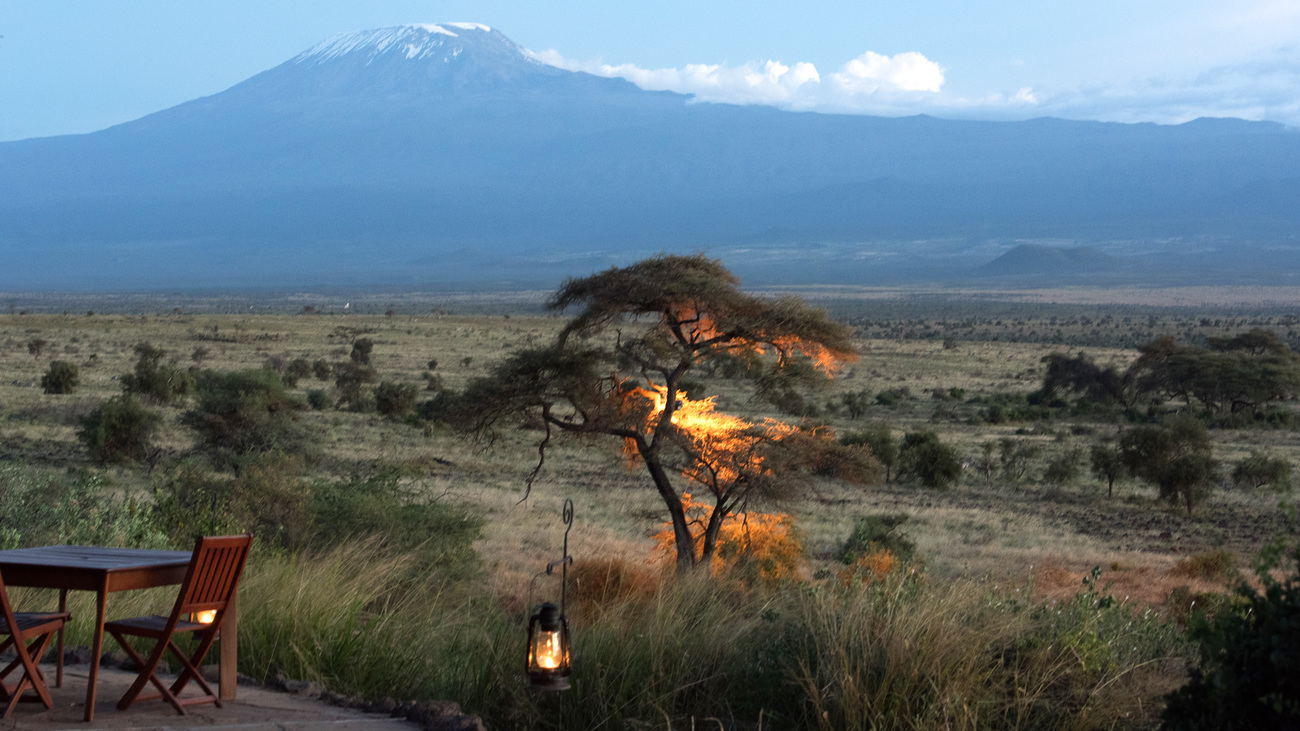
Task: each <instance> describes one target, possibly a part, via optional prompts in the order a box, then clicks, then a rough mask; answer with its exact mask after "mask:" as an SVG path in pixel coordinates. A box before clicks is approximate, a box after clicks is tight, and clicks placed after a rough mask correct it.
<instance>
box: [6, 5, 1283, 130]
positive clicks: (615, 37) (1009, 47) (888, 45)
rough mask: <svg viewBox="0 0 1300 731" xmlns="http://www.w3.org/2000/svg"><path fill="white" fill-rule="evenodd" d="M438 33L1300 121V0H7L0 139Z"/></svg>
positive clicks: (900, 86)
mask: <svg viewBox="0 0 1300 731" xmlns="http://www.w3.org/2000/svg"><path fill="white" fill-rule="evenodd" d="M442 21H477V22H482V23H486V24H488V25H491V26H492V27H494V28H496V29H498V30H500V31H501V32H503V33H505V34H506V35H507V36H509V37H511V38H512V39H514V40H515V41H516V42H518V43H520V44H521V45H523V46H525V47H526V48H528V49H530V50H532V51H534V52H536V53H538V54H539V55H540V57H541V58H543V59H545V60H547V61H549V62H551V63H555V64H556V65H560V66H564V67H566V68H572V69H580V70H586V71H591V72H593V73H602V74H608V75H621V76H625V77H627V78H630V79H632V80H634V81H637V82H638V83H641V84H643V85H645V86H647V87H650V88H667V89H673V90H675V91H681V92H686V93H695V94H697V95H698V96H699V97H700V98H701V99H706V100H711V101H722V102H736V103H763V104H773V105H776V106H782V107H785V108H793V109H809V110H816V111H833V112H856V113H875V114H889V115H900V114H917V113H928V114H935V115H938V116H944V117H954V118H979V119H1025V118H1031V117H1039V116H1062V117H1069V118H1074V119H1103V120H1113V121H1123V122H1135V121H1152V122H1160V123H1177V122H1182V121H1186V120H1188V119H1193V118H1195V117H1198V116H1238V117H1244V118H1248V119H1270V120H1275V121H1280V122H1284V123H1287V124H1290V125H1293V126H1300V0H1231V1H1227V0H1223V1H1219V2H1207V1H1204V0H1177V1H1174V0H1138V1H1137V2H1134V0H1124V1H1120V0H1089V2H1080V1H1075V2H1043V1H1042V0H1038V1H1036V2H1022V1H1019V0H991V1H989V0H985V1H982V2H959V1H957V0H891V1H890V2H871V1H870V0H855V1H850V0H804V2H798V3H796V2H768V1H765V0H745V1H744V2H739V1H732V0H689V1H688V0H682V1H678V0H656V1H654V2H649V1H643V0H623V1H621V2H608V1H606V2H597V1H595V0H568V1H566V2H562V3H540V2H536V0H527V1H524V0H461V1H452V2H428V1H426V2H415V1H413V0H366V1H364V2H362V1H361V0H351V1H347V2H344V1H335V0H310V1H308V0H257V1H253V0H222V2H214V3H189V2H176V0H165V1H163V0H148V1H145V0H113V1H112V2H108V1H106V0H5V2H4V3H3V4H0V36H3V38H0V140H12V139H21V138H25V137H37V136H46V135H53V134H67V133H78V132H88V131H93V130H96V129H100V128H103V127H105V126H108V125H111V124H115V123H118V122H123V121H127V120H130V119H134V118H136V117H139V116H142V115H144V114H147V113H149V112H152V111H156V110H158V109H162V108H166V107H169V106H172V105H175V104H178V103H180V102H183V101H186V100H189V99H192V98H195V97H199V96H204V95H207V94H212V93H215V92H218V91H221V90H222V89H225V88H227V87H229V86H231V85H233V84H236V83H238V82H239V81H242V80H243V79H245V78H248V77H249V76H252V75H253V74H255V73H257V72H259V71H262V70H264V69H267V68H270V67H271V66H274V65H276V64H278V63H280V62H282V61H285V60H287V59H288V58H290V57H292V56H294V55H295V54H297V53H298V52H300V51H302V50H304V49H306V48H308V47H310V46H312V45H314V44H316V43H317V42H319V41H321V40H324V39H325V38H327V37H330V36H333V35H335V34H338V33H345V32H349V31H357V30H363V29H367V28H376V27H383V26H389V25H397V24H403V23H420V22H442Z"/></svg>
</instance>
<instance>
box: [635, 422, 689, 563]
mask: <svg viewBox="0 0 1300 731" xmlns="http://www.w3.org/2000/svg"><path fill="white" fill-rule="evenodd" d="M637 448H638V451H639V452H640V453H641V458H642V459H643V460H645V466H646V469H647V470H649V472H650V479H652V480H654V483H655V489H656V490H658V491H659V497H661V498H663V501H664V505H666V506H667V507H668V516H669V518H671V519H672V523H673V545H674V546H675V547H676V549H677V573H678V574H686V573H690V571H691V569H693V568H695V541H694V540H692V539H691V529H690V526H689V525H687V524H686V511H685V510H684V509H683V508H682V499H681V497H680V496H679V495H678V494H677V491H676V490H674V489H673V485H672V481H671V480H669V478H668V473H667V472H666V471H664V466H663V465H662V464H660V462H659V455H658V453H657V452H654V451H651V450H650V449H648V448H646V447H645V445H644V442H639V443H638V444H637Z"/></svg>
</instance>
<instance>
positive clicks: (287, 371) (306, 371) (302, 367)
mask: <svg viewBox="0 0 1300 731" xmlns="http://www.w3.org/2000/svg"><path fill="white" fill-rule="evenodd" d="M311 373H312V368H311V361H309V360H307V359H306V358H294V359H293V360H291V361H289V364H288V365H286V366H285V367H284V372H283V373H281V374H280V378H282V379H283V380H284V385H285V386H288V387H289V388H297V386H298V381H301V380H302V379H304V378H306V377H307V376H310V375H311Z"/></svg>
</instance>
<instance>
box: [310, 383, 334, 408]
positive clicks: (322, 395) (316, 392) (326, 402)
mask: <svg viewBox="0 0 1300 731" xmlns="http://www.w3.org/2000/svg"><path fill="white" fill-rule="evenodd" d="M307 405H308V406H310V407H312V409H314V410H316V411H324V410H325V409H328V408H329V407H331V406H333V405H334V398H333V397H332V396H330V392H329V391H326V390H325V389H323V388H313V389H312V390H310V391H308V392H307Z"/></svg>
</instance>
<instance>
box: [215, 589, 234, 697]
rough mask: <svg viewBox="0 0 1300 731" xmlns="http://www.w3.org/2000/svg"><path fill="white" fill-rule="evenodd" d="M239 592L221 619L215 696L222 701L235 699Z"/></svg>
mask: <svg viewBox="0 0 1300 731" xmlns="http://www.w3.org/2000/svg"><path fill="white" fill-rule="evenodd" d="M238 600H239V592H238V591H236V592H235V593H234V594H232V595H231V596H230V603H229V604H227V605H226V613H225V616H223V617H222V618H221V654H220V655H219V656H218V657H219V659H218V661H217V662H218V663H219V665H218V667H219V677H218V681H217V682H218V687H217V695H218V696H219V697H220V698H221V700H223V701H228V700H234V698H235V674H236V673H238V672H239V601H238Z"/></svg>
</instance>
